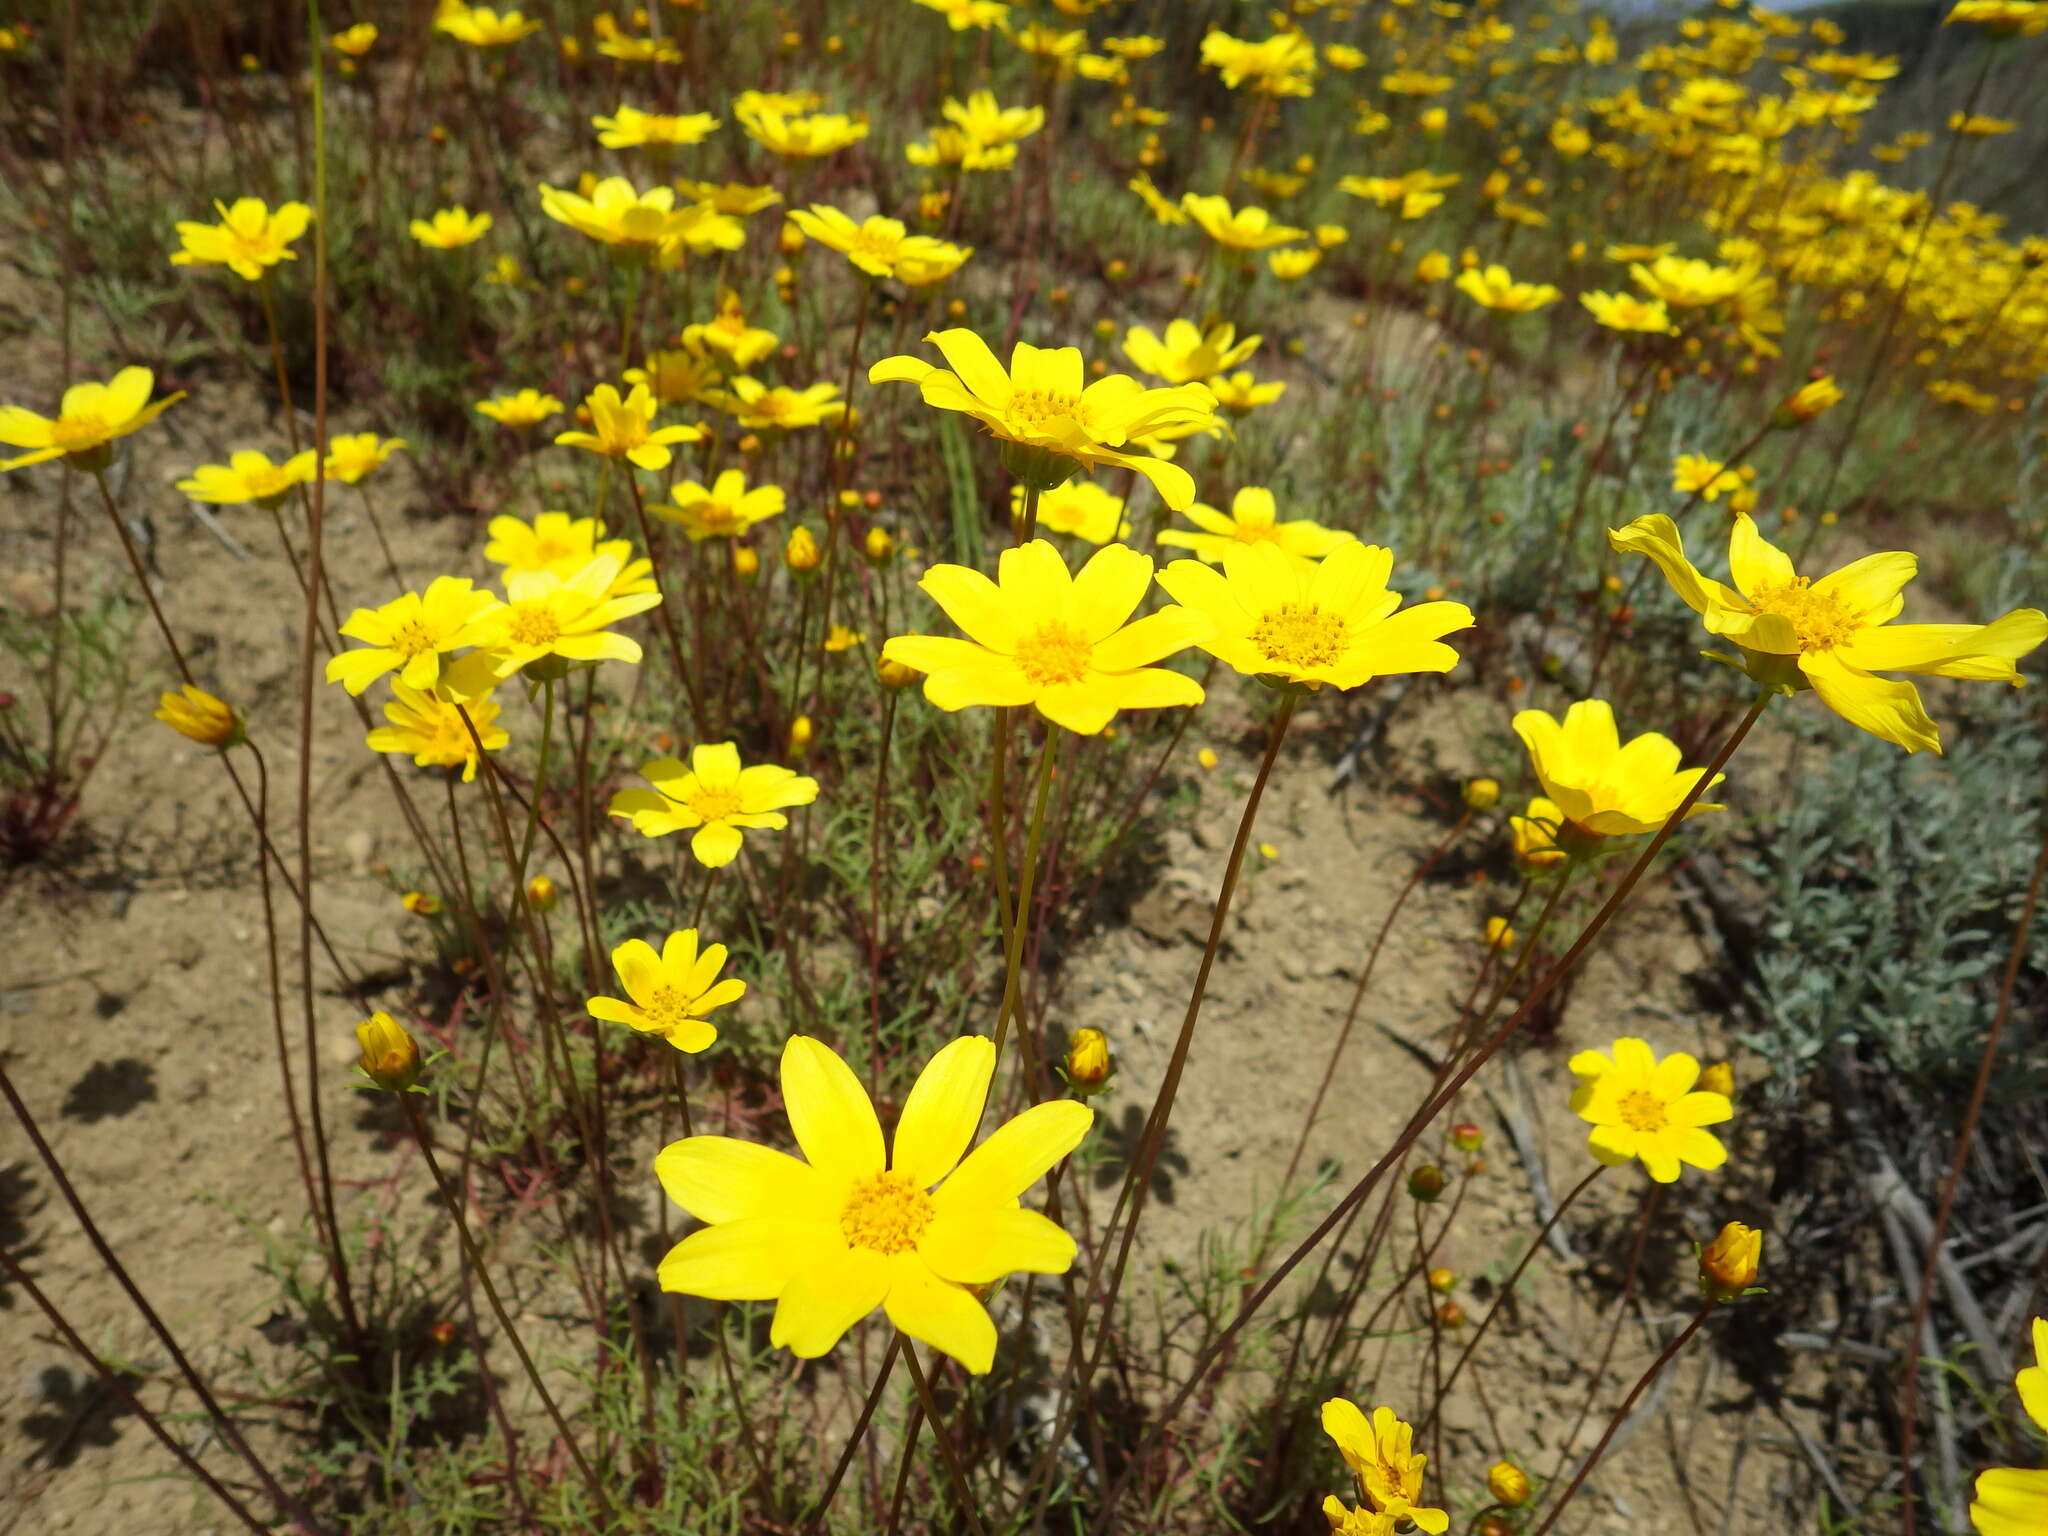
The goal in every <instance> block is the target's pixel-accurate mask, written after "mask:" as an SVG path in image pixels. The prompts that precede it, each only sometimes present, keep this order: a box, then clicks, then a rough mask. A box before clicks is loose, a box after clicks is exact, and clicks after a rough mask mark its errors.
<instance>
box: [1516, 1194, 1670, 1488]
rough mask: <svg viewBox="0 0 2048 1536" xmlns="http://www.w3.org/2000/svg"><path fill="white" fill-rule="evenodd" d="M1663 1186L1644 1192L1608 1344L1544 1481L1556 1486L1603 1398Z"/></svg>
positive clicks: (1608, 1332) (1640, 1271)
mask: <svg viewBox="0 0 2048 1536" xmlns="http://www.w3.org/2000/svg"><path fill="white" fill-rule="evenodd" d="M1663 1196H1664V1186H1663V1185H1662V1184H1652V1185H1651V1186H1650V1187H1649V1188H1648V1189H1646V1190H1644V1191H1643V1200H1642V1205H1641V1207H1640V1208H1639V1209H1638V1210H1637V1212H1636V1235H1635V1241H1634V1242H1632V1243H1630V1244H1629V1250H1628V1268H1627V1270H1626V1271H1624V1272H1623V1274H1622V1277H1621V1294H1620V1295H1619V1296H1617V1297H1615V1299H1614V1324H1613V1326H1612V1327H1610V1328H1609V1329H1608V1330H1607V1342H1606V1344H1604V1345H1602V1346H1601V1349H1600V1360H1599V1363H1598V1364H1597V1365H1595V1366H1594V1367H1593V1379H1592V1380H1591V1381H1590V1382H1588V1383H1587V1384H1586V1391H1585V1395H1584V1396H1583V1397H1582V1398H1581V1399H1580V1401H1579V1414H1578V1417H1577V1418H1575V1419H1573V1420H1572V1427H1571V1430H1570V1432H1569V1433H1567V1434H1566V1435H1565V1437H1564V1440H1563V1442H1562V1443H1561V1445H1560V1447H1559V1450H1558V1457H1559V1460H1558V1464H1557V1467H1556V1468H1555V1469H1554V1470H1553V1471H1552V1472H1551V1474H1550V1476H1549V1477H1548V1478H1547V1479H1545V1482H1546V1483H1554V1482H1556V1481H1557V1480H1558V1479H1559V1478H1560V1477H1562V1476H1563V1475H1564V1460H1563V1458H1564V1457H1567V1456H1569V1455H1571V1453H1572V1447H1573V1446H1574V1445H1576V1444H1577V1443H1578V1439H1579V1431H1580V1430H1581V1429H1583V1428H1584V1427H1585V1424H1586V1418H1587V1415H1589V1414H1590V1413H1592V1411H1593V1399H1594V1398H1596V1397H1598V1396H1599V1395H1600V1388H1601V1386H1602V1385H1603V1384H1604V1383H1605V1382H1606V1380H1607V1367H1608V1365H1609V1364H1610V1363H1611V1362H1612V1361H1613V1359H1614V1346H1615V1345H1616V1344H1617V1343H1619V1342H1620V1341H1621V1327H1622V1324H1623V1323H1624V1322H1626V1321H1627V1319H1628V1304H1629V1299H1630V1298H1631V1297H1633V1296H1634V1295H1635V1293H1636V1277H1637V1276H1638V1275H1640V1274H1641V1273H1642V1268H1643V1249H1644V1248H1646V1247H1647V1246H1648V1245H1649V1240H1650V1225H1651V1223H1652V1222H1653V1221H1655V1220H1656V1216H1657V1207H1658V1205H1659V1204H1660V1203H1662V1200H1663Z"/></svg>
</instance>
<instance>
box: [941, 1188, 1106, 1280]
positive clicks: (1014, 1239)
mask: <svg viewBox="0 0 2048 1536" xmlns="http://www.w3.org/2000/svg"><path fill="white" fill-rule="evenodd" d="M917 1252H918V1256H919V1257H920V1258H922V1259H923V1260H924V1261H925V1262H926V1263H927V1264H929V1265H930V1266H931V1267H932V1269H933V1271H934V1272H935V1273H937V1274H939V1275H942V1276H944V1277H945V1278H946V1279H948V1280H957V1281H959V1282H960V1283H961V1284H963V1285H989V1284H992V1283H993V1282H995V1281H997V1280H1000V1279H1002V1278H1003V1276H1005V1275H1013V1274H1018V1273H1026V1274H1035V1275H1063V1274H1065V1273H1066V1272H1067V1270H1068V1269H1069V1268H1071V1267H1072V1265H1073V1262H1074V1254H1075V1252H1076V1248H1075V1243H1074V1240H1073V1238H1072V1237H1070V1236H1068V1235H1067V1232H1066V1229H1065V1228H1063V1227H1062V1226H1061V1225H1060V1224H1059V1223H1058V1222H1056V1221H1054V1220H1052V1219H1051V1218H1050V1217H1048V1216H1043V1215H1041V1214H1039V1213H1038V1212H1037V1211H1027V1210H1022V1209H1019V1208H1016V1207H1012V1208H1011V1209H1008V1210H994V1211H981V1210H968V1211H959V1212H949V1213H946V1214H942V1215H940V1216H938V1217H937V1218H936V1219H934V1220H933V1222H932V1224H931V1225H930V1226H929V1227H926V1228H925V1230H924V1235H923V1236H922V1237H921V1238H919V1239H918V1243H917Z"/></svg>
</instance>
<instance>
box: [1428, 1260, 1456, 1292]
mask: <svg viewBox="0 0 2048 1536" xmlns="http://www.w3.org/2000/svg"><path fill="white" fill-rule="evenodd" d="M1428 1278H1429V1288H1430V1289H1431V1290H1432V1291H1435V1292H1436V1293H1437V1294H1438V1295H1442V1294H1443V1293H1444V1292H1446V1291H1452V1290H1455V1289H1457V1285H1458V1272H1457V1271H1456V1270H1453V1269H1445V1268H1443V1267H1442V1266H1441V1265H1439V1266H1438V1267H1437V1268H1435V1269H1432V1270H1431V1271H1430V1272H1429V1277H1428Z"/></svg>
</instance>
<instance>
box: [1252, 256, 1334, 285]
mask: <svg viewBox="0 0 2048 1536" xmlns="http://www.w3.org/2000/svg"><path fill="white" fill-rule="evenodd" d="M1322 259H1323V253H1322V252H1321V251H1314V250H1299V251H1270V252H1268V253H1267V255H1266V265H1267V267H1269V268H1270V269H1271V270H1272V273H1273V275H1274V276H1275V277H1277V278H1279V279H1280V281H1281V282H1283V283H1291V282H1294V281H1295V280H1296V279H1298V278H1303V277H1307V276H1308V275H1309V273H1311V272H1313V271H1315V269H1316V268H1317V267H1318V266H1319V265H1320V264H1321V263H1322Z"/></svg>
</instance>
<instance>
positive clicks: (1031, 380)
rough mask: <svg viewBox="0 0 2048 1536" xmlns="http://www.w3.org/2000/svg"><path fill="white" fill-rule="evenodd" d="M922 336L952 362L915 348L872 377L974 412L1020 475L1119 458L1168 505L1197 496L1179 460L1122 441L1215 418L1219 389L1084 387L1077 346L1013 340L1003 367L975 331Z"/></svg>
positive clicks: (886, 361)
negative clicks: (1130, 448) (927, 358)
mask: <svg viewBox="0 0 2048 1536" xmlns="http://www.w3.org/2000/svg"><path fill="white" fill-rule="evenodd" d="M925 340H926V341H928V342H930V343H931V344H932V345H934V346H936V347H937V348H938V349H939V352H940V354H941V355H942V356H943V357H944V358H945V359H946V361H947V362H948V363H950V364H952V368H951V370H947V369H944V368H935V367H933V366H932V365H931V364H929V363H926V362H923V361H921V360H920V359H918V358H914V357H885V358H883V359H882V360H881V361H880V362H878V363H876V364H875V365H874V366H873V367H872V368H870V369H869V370H868V379H869V381H870V382H872V383H876V384H887V383H897V382H902V383H908V384H916V385H917V386H919V388H920V389H921V390H922V392H923V395H924V402H925V404H926V405H929V406H932V407H934V408H936V409H938V410H944V411H961V412H964V413H965V414H967V415H969V416H972V417H974V418H975V420H977V421H979V422H980V423H981V424H982V425H983V426H984V427H986V428H987V429H988V430H989V432H990V433H991V434H992V435H994V436H995V437H996V438H998V439H1000V440H1001V442H1002V444H1003V464H1004V467H1005V468H1007V469H1008V470H1009V471H1010V473H1011V474H1012V475H1013V476H1015V477H1016V478H1017V479H1018V480H1020V481H1022V482H1024V483H1025V484H1026V485H1031V486H1034V487H1036V488H1037V489H1040V490H1045V489H1050V488H1051V487H1052V486H1055V485H1058V484H1059V483H1060V482H1061V481H1063V480H1065V479H1067V478H1068V477H1069V476H1070V475H1072V474H1073V472H1074V469H1075V467H1076V466H1080V465H1094V464H1116V465H1121V466H1122V467H1123V468H1126V469H1131V470H1135V471H1136V472H1137V473H1139V474H1141V475H1143V476H1144V477H1145V478H1146V479H1147V480H1149V481H1151V482H1152V485H1153V487H1154V488H1155V489H1156V490H1157V491H1158V492H1159V495H1160V498H1161V499H1162V500H1163V501H1165V503H1166V504H1167V505H1168V506H1169V507H1174V508H1180V507H1185V506H1186V505H1187V504H1188V503H1189V502H1191V501H1193V500H1194V497H1195V482H1194V477H1193V476H1191V475H1190V474H1189V473H1188V472H1187V471H1186V470H1184V469H1182V468H1180V467H1179V466H1178V465H1176V464H1171V463H1168V462H1167V461H1166V460H1164V459H1158V458H1154V457H1153V456H1152V455H1150V454H1148V453H1131V452H1127V451H1125V447H1126V445H1127V444H1133V443H1134V440H1135V439H1138V438H1143V437H1147V436H1151V435H1153V434H1155V433H1158V432H1161V431H1163V430H1170V429H1174V428H1180V427H1185V428H1188V429H1189V430H1202V429H1204V428H1207V427H1209V426H1211V425H1213V424H1214V419H1215V418H1214V410H1215V404H1216V397H1215V396H1214V395H1213V394H1211V393H1210V392H1209V390H1208V389H1207V388H1205V387H1204V386H1202V385H1200V384H1182V385H1178V386H1176V387H1174V388H1171V389H1147V388H1145V387H1144V386H1143V385H1141V384H1140V383H1139V382H1138V381H1137V380H1136V379H1134V378H1132V377H1130V375H1128V374H1121V373H1117V374H1110V375H1108V376H1107V377H1105V378H1100V379H1097V380H1096V381H1095V382H1094V383H1093V384H1088V385H1087V386H1086V387H1085V388H1084V387H1083V368H1082V363H1081V353H1080V351H1079V349H1078V348H1075V347H1045V348H1041V347H1034V346H1032V345H1031V344H1030V343H1029V342H1023V341H1020V342H1018V343H1017V345H1016V348H1015V350H1014V351H1012V352H1011V354H1010V366H1009V368H1008V369H1007V370H1005V369H1004V367H1003V365H1002V364H1001V363H999V362H997V361H996V358H995V354H994V353H993V352H991V351H990V350H989V347H988V343H987V342H985V341H983V340H982V339H981V338H980V337H979V336H977V335H976V334H975V333H974V332H973V331H970V330H966V329H964V328H955V329H952V330H945V331H933V332H931V333H930V334H929V335H927V336H926V337H925Z"/></svg>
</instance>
